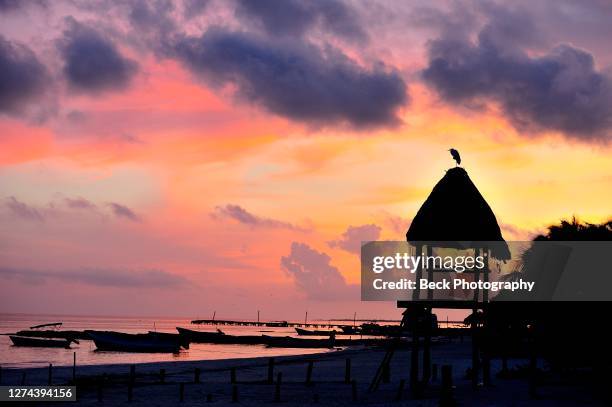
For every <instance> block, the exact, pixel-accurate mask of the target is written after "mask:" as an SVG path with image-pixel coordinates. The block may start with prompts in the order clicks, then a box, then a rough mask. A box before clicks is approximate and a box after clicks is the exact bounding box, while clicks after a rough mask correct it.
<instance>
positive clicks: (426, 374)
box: [423, 248, 433, 384]
mask: <svg viewBox="0 0 612 407" xmlns="http://www.w3.org/2000/svg"><path fill="white" fill-rule="evenodd" d="M427 253H428V254H429V253H431V251H430V249H429V248H428V250H427ZM423 311H424V312H423V314H424V316H425V321H424V322H425V327H424V330H425V337H424V338H423V384H427V383H429V379H431V321H432V320H433V316H432V313H431V308H429V307H428V308H426V309H423Z"/></svg>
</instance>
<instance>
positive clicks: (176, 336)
mask: <svg viewBox="0 0 612 407" xmlns="http://www.w3.org/2000/svg"><path fill="white" fill-rule="evenodd" d="M149 335H151V336H156V337H158V338H161V339H165V340H169V341H176V342H178V343H180V344H181V347H182V348H183V349H189V339H187V338H186V337H184V336H181V335H180V334H173V333H169V332H156V331H149Z"/></svg>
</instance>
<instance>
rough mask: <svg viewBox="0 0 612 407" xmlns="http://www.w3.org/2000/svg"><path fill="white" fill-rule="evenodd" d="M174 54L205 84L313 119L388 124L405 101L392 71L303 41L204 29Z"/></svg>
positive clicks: (287, 114)
mask: <svg viewBox="0 0 612 407" xmlns="http://www.w3.org/2000/svg"><path fill="white" fill-rule="evenodd" d="M175 55H176V56H177V57H178V58H179V59H180V60H181V61H182V62H183V63H184V64H185V65H186V66H187V67H188V68H189V69H190V70H191V71H192V72H193V73H194V74H195V75H196V76H198V77H200V78H202V79H203V80H205V81H206V82H207V83H208V84H210V85H212V86H217V87H219V86H225V85H234V86H235V87H236V88H237V92H238V95H239V96H242V97H243V98H244V99H245V100H248V101H250V102H252V103H256V104H259V105H261V106H262V107H264V108H265V109H266V110H268V111H270V112H272V113H275V114H278V115H280V116H284V117H286V118H289V119H292V120H297V121H302V122H307V123H312V124H318V125H321V124H341V123H348V124H350V125H353V126H355V127H366V128H367V127H374V126H389V125H394V124H397V123H398V122H399V119H398V117H397V115H396V113H397V109H398V108H400V107H401V106H402V105H404V104H405V103H406V102H407V99H408V97H407V93H406V85H405V83H404V81H403V80H402V78H401V77H400V75H399V74H398V73H397V72H396V71H393V70H390V69H388V68H385V67H383V66H376V67H374V68H373V69H365V68H363V67H361V66H359V65H357V64H356V63H355V62H354V61H353V60H351V59H350V58H348V57H347V56H346V55H344V54H343V53H342V52H341V51H340V50H338V49H335V48H332V47H326V48H325V49H323V50H321V49H319V48H317V47H315V46H312V45H309V44H307V43H305V42H302V41H289V42H283V43H279V42H273V41H269V40H264V39H260V38H257V37H255V36H253V35H248V34H246V33H238V32H227V31H224V30H221V29H211V30H209V31H208V32H207V33H205V34H204V35H203V36H202V37H199V38H196V37H185V38H183V39H182V40H180V41H178V43H177V44H176V45H175Z"/></svg>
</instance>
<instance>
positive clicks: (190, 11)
mask: <svg viewBox="0 0 612 407" xmlns="http://www.w3.org/2000/svg"><path fill="white" fill-rule="evenodd" d="M209 4H210V0H183V16H184V17H185V18H186V19H190V18H193V17H197V16H199V15H201V14H202V13H204V10H206V7H208V5H209Z"/></svg>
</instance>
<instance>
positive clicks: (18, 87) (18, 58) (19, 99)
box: [0, 35, 49, 114]
mask: <svg viewBox="0 0 612 407" xmlns="http://www.w3.org/2000/svg"><path fill="white" fill-rule="evenodd" d="M48 79H49V78H48V75H47V70H46V69H45V67H44V66H43V65H42V64H41V63H40V62H39V61H38V59H37V58H36V55H34V53H33V52H32V51H31V50H30V49H29V48H28V47H26V46H25V45H21V44H17V43H14V42H11V41H8V40H6V39H5V38H4V37H2V36H1V35H0V113H8V114H21V113H23V112H24V111H25V110H26V109H27V107H28V105H29V104H31V103H36V99H37V98H38V97H39V96H42V95H43V94H44V93H45V91H46V88H47V82H48Z"/></svg>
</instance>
